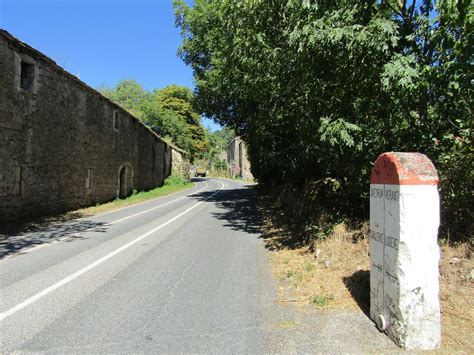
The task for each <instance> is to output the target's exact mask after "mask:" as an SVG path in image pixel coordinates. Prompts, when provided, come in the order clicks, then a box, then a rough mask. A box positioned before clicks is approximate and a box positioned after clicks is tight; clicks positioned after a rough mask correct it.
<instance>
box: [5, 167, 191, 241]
mask: <svg viewBox="0 0 474 355" xmlns="http://www.w3.org/2000/svg"><path fill="white" fill-rule="evenodd" d="M193 186H194V184H193V183H191V182H189V181H187V180H185V179H183V178H181V177H178V176H170V177H168V178H167V179H166V180H165V183H164V185H163V186H162V187H157V188H155V189H153V190H150V191H143V192H136V191H134V193H133V194H132V195H131V196H129V197H126V198H124V199H119V198H117V199H115V200H113V201H111V202H107V203H103V204H97V205H96V206H91V207H86V208H81V209H78V210H74V211H69V212H66V213H62V214H56V215H53V216H44V217H40V218H36V219H34V220H26V221H15V222H11V223H4V224H2V225H1V226H0V240H4V239H7V238H8V236H9V235H12V234H16V233H20V232H22V231H32V230H35V229H36V228H41V227H47V226H51V225H55V224H58V223H64V222H67V221H70V220H73V219H76V218H82V217H90V216H94V215H96V214H99V213H104V212H107V211H112V210H116V209H119V208H122V207H126V206H130V205H134V204H137V203H140V202H144V201H147V200H151V199H154V198H157V197H162V196H166V195H170V194H172V193H175V192H179V191H183V190H186V189H189V188H191V187H193Z"/></svg>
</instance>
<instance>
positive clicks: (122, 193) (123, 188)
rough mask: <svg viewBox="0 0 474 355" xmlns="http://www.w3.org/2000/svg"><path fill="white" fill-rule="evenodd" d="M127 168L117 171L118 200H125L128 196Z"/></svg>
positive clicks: (123, 167)
mask: <svg viewBox="0 0 474 355" xmlns="http://www.w3.org/2000/svg"><path fill="white" fill-rule="evenodd" d="M127 175H128V174H127V167H126V166H122V167H121V168H120V171H119V182H118V185H119V193H118V197H119V198H125V197H127V196H128V192H129V191H128V190H129V189H128V183H127Z"/></svg>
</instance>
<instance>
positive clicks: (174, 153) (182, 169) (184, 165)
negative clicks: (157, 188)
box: [171, 146, 191, 179]
mask: <svg viewBox="0 0 474 355" xmlns="http://www.w3.org/2000/svg"><path fill="white" fill-rule="evenodd" d="M190 168H191V166H190V163H189V159H188V157H187V153H186V152H185V151H184V150H182V149H179V148H177V147H174V146H171V172H172V174H173V175H178V176H181V177H183V178H184V179H189V178H190Z"/></svg>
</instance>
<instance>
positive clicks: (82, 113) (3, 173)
mask: <svg viewBox="0 0 474 355" xmlns="http://www.w3.org/2000/svg"><path fill="white" fill-rule="evenodd" d="M170 173H171V149H170V147H169V146H168V145H167V144H166V143H165V142H163V141H162V140H161V139H160V138H159V137H158V136H157V135H156V134H154V133H153V132H152V131H151V130H150V129H148V128H147V127H146V126H144V125H143V124H142V123H141V122H139V121H138V120H137V119H136V118H135V117H133V116H131V115H130V114H129V113H128V112H127V111H125V110H124V109H122V108H121V107H119V106H117V105H115V104H114V103H112V102H111V101H109V100H108V99H106V98H105V97H103V96H102V95H101V94H100V93H98V92H97V91H95V90H94V89H92V88H90V87H89V86H87V85H86V84H84V83H83V82H81V81H80V80H79V79H78V78H76V77H75V76H73V75H71V74H69V73H67V72H66V71H64V70H63V69H62V68H60V67H59V66H57V65H56V64H55V63H54V62H53V61H52V60H51V59H49V58H47V57H46V56H44V55H43V54H41V53H40V52H38V51H36V50H34V49H33V48H31V47H29V46H27V45H25V44H24V43H22V42H20V41H18V40H16V39H15V38H13V37H12V36H10V35H9V34H8V33H7V32H4V31H0V221H7V220H11V219H15V218H18V217H22V218H28V217H31V216H36V215H42V214H47V213H51V212H56V211H65V210H70V209H74V208H78V207H82V206H88V205H93V204H96V203H98V202H105V201H109V200H112V199H114V198H116V197H118V196H122V197H123V196H126V195H128V194H130V193H131V192H132V191H133V190H134V189H136V190H147V189H151V188H154V187H156V186H160V185H162V184H163V181H164V179H165V178H166V177H167V176H168V175H169V174H170Z"/></svg>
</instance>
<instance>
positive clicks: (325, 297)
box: [262, 208, 474, 353]
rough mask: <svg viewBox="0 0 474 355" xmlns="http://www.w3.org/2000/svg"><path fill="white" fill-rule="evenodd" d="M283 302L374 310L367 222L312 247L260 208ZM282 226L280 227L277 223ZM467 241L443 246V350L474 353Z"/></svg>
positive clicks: (473, 283)
mask: <svg viewBox="0 0 474 355" xmlns="http://www.w3.org/2000/svg"><path fill="white" fill-rule="evenodd" d="M262 212H263V216H264V221H265V223H264V225H265V229H266V236H267V239H266V242H267V247H268V249H270V250H272V251H273V253H272V254H271V256H270V260H271V265H272V270H273V273H274V275H275V277H276V278H277V279H278V280H279V286H278V295H279V301H280V302H294V303H295V304H313V305H314V306H315V307H317V308H320V309H333V310H334V309H355V310H357V309H360V310H362V311H363V312H365V313H366V314H367V315H368V313H369V309H370V273H369V258H370V257H369V242H368V240H369V238H368V233H369V229H368V225H367V224H364V225H363V226H362V227H361V228H359V229H358V230H351V229H350V228H348V227H347V226H346V225H345V224H343V223H342V224H339V225H336V226H335V228H334V230H333V233H332V234H331V235H330V236H329V237H328V238H326V239H324V240H320V241H317V242H316V243H315V244H314V245H300V244H298V243H295V242H294V241H295V240H296V239H297V238H295V236H294V235H292V232H290V231H288V229H285V228H284V227H282V225H281V223H279V222H278V221H275V217H274V216H275V213H274V212H275V211H274V210H273V211H271V212H272V213H268V212H269V211H268V210H265V208H263V209H262ZM277 225H278V227H276V226H277ZM472 256H473V253H472V248H471V247H470V246H469V244H468V243H464V244H459V245H454V246H453V245H449V244H447V243H443V244H442V245H441V263H440V301H441V313H442V314H441V318H442V324H441V326H442V344H441V349H440V351H441V352H443V353H446V352H449V353H452V352H462V353H474V279H473V277H474V275H472V274H473V273H474V260H473V257H472Z"/></svg>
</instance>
